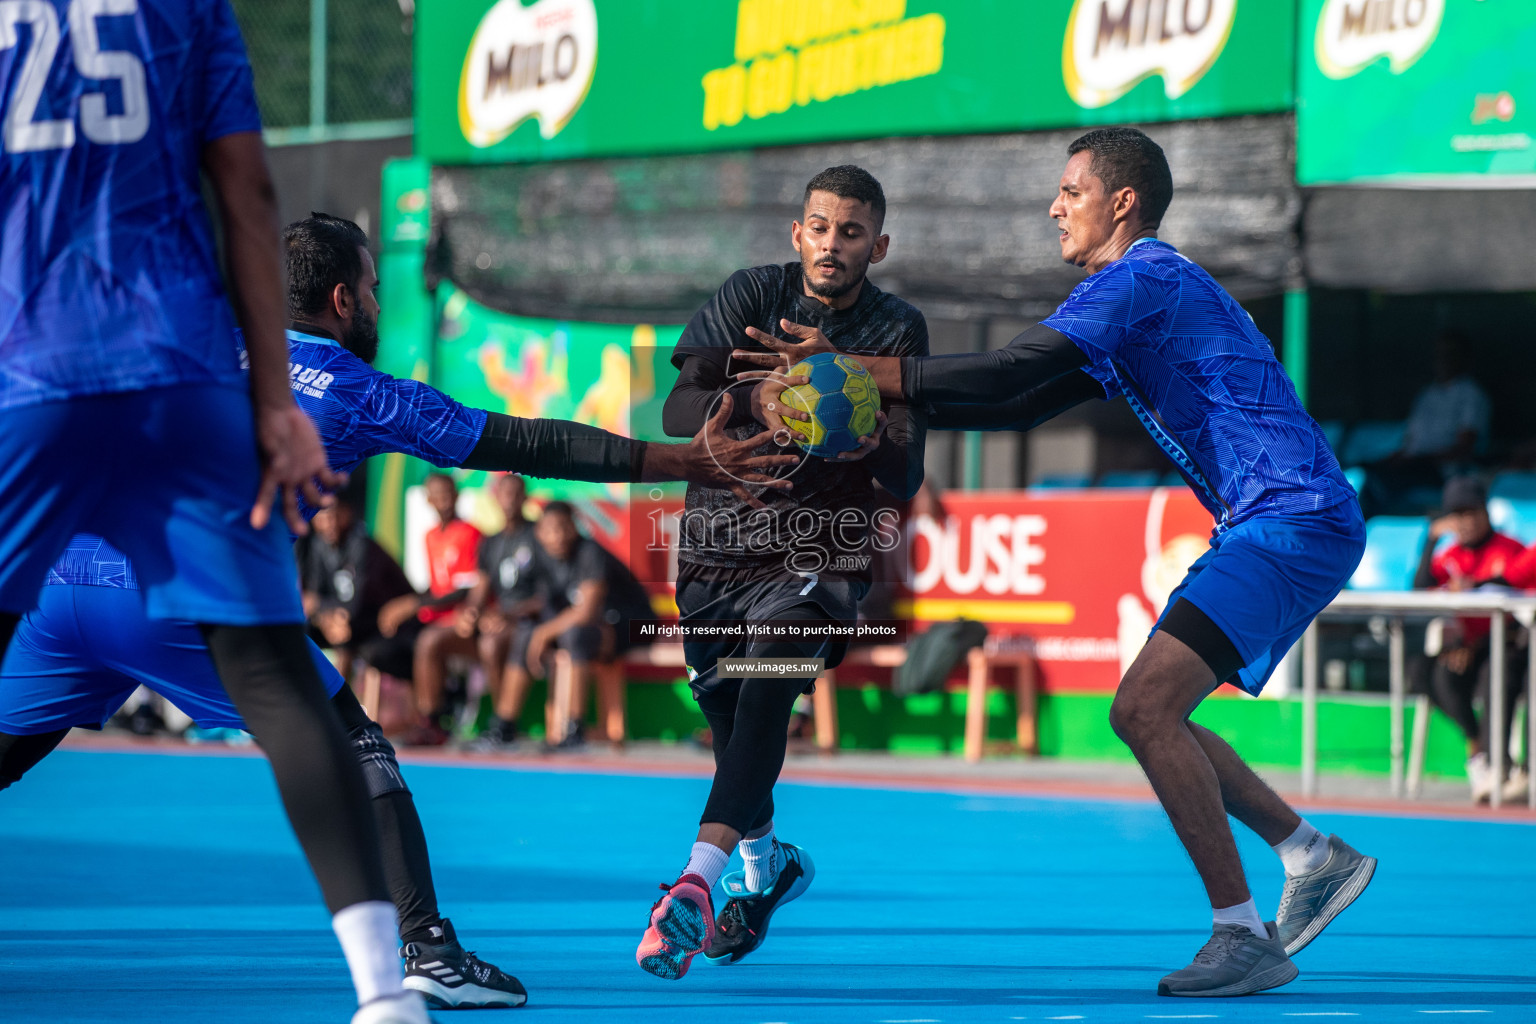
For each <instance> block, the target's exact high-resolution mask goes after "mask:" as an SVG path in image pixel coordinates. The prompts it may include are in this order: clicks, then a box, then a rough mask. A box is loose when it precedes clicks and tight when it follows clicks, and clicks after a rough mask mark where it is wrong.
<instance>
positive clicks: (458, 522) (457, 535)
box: [417, 519, 480, 625]
mask: <svg viewBox="0 0 1536 1024" xmlns="http://www.w3.org/2000/svg"><path fill="white" fill-rule="evenodd" d="M479 554H480V531H479V530H477V529H475V528H474V527H473V526H471V525H469V524H468V523H466V522H465V521H464V520H462V519H454V520H452V521H451V522H449V523H448V524H447V525H446V526H444V525H443V524H441V523H439V524H438V525H437V526H434V527H432V529H430V530H428V531H427V566H428V568H429V570H430V571H431V574H432V585H431V586H430V587H429V588H428V590H429V591H430V592H431V594H432V596H433V597H443V596H445V595H447V594H451V593H453V592H454V591H455V590H468V589H469V588H470V587H472V586H474V585H475V583H476V582H478V581H479V579H480V565H479V562H478V558H479ZM453 613H454V606H453V605H444V606H443V607H441V608H423V609H422V610H421V611H420V612H418V613H417V617H418V618H420V619H421V621H422V622H425V623H428V624H429V625H430V624H431V623H433V622H437V621H439V620H441V619H446V618H448V617H449V616H450V615H452V614H453Z"/></svg>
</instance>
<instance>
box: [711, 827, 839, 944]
mask: <svg viewBox="0 0 1536 1024" xmlns="http://www.w3.org/2000/svg"><path fill="white" fill-rule="evenodd" d="M773 856H774V859H775V861H776V862H777V864H778V866H779V871H778V874H777V875H775V876H774V879H773V882H772V883H771V884H770V885H769V886H768V888H767V889H764V890H763V891H762V892H752V891H751V890H750V889H748V888H747V873H746V872H745V871H732V872H731V873H730V874H728V875H726V876H725V877H724V878H722V879H721V880H720V887H721V888H723V889H724V890H725V893H726V895H727V896H729V897H730V902H728V903H726V905H725V909H724V910H722V911H720V918H719V920H717V921H716V922H715V941H714V943H713V944H712V945H711V946H710V947H709V951H708V952H706V953H705V954H704V959H706V960H708V961H709V962H710V963H712V964H737V963H740V962H741V961H742V960H743V959H744V958H745V957H746V955H747V954H748V953H750V952H752V951H753V950H754V949H756V948H757V947H758V946H760V945H762V944H763V940H764V939H765V938H767V937H768V922H769V921H770V920H771V919H772V918H773V912H774V911H775V910H778V909H779V908H780V907H782V906H783V905H784V904H786V903H788V902H790V901H791V900H795V899H798V898H799V897H800V894H801V893H803V892H805V890H807V889H809V888H810V887H811V881H812V879H814V878H815V877H816V865H815V864H813V863H812V862H811V858H810V855H809V854H807V853H806V852H805V851H804V850H802V849H800V847H798V846H791V845H790V844H789V843H781V842H779V841H778V840H777V839H775V840H774V841H773Z"/></svg>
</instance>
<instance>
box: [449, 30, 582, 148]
mask: <svg viewBox="0 0 1536 1024" xmlns="http://www.w3.org/2000/svg"><path fill="white" fill-rule="evenodd" d="M596 70H597V9H596V8H595V7H594V6H593V0H538V2H537V3H535V4H533V5H532V6H529V7H524V6H523V4H522V0H500V2H499V3H497V4H496V5H495V6H494V7H492V8H491V9H490V10H489V11H487V12H486V14H485V17H484V18H482V19H481V20H480V27H479V28H477V29H476V30H475V36H474V39H473V40H472V41H471V42H470V44H469V53H468V54H467V55H466V56H465V58H464V70H463V73H462V74H461V75H460V77H459V126H460V128H461V129H462V130H463V132H464V138H466V139H468V140H469V142H470V144H471V145H475V146H481V147H484V146H494V145H495V144H496V143H498V142H500V141H501V140H502V139H504V138H506V137H507V136H508V135H510V134H511V133H512V130H513V129H514V128H516V127H517V126H518V125H520V124H522V123H523V122H524V121H526V120H528V119H529V118H532V117H537V118H538V119H539V134H541V135H542V136H544V138H546V139H551V138H554V137H555V135H557V134H558V133H559V131H560V129H562V128H564V127H565V126H566V123H567V122H569V121H570V119H571V117H572V116H573V115H575V113H576V111H577V109H578V108H579V107H580V106H581V103H582V100H584V99H586V98H587V90H588V89H589V88H590V87H591V85H592V75H593V74H594V72H596Z"/></svg>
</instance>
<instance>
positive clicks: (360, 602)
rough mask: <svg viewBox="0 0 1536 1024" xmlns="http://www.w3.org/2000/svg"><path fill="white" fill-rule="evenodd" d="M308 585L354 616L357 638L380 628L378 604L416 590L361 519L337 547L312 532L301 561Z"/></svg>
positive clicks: (325, 603) (324, 602)
mask: <svg viewBox="0 0 1536 1024" xmlns="http://www.w3.org/2000/svg"><path fill="white" fill-rule="evenodd" d="M299 576H300V583H301V586H302V587H303V589H304V590H305V591H306V592H308V593H312V594H316V595H318V596H319V598H320V607H321V608H322V609H328V608H345V609H346V610H347V613H348V615H349V616H350V617H351V620H352V642H353V643H361V642H362V641H363V640H366V639H368V638H369V637H371V636H373V635H374V634H376V633H377V632H378V621H379V609H380V608H383V607H384V605H385V604H387V603H388V602H390V601H392V600H394V599H395V598H397V597H403V596H404V595H406V594H414V593H415V592H416V589H415V588H414V587H412V586H411V581H410V580H408V579H406V578H405V570H404V569H401V568H400V563H399V562H397V561H395V560H394V558H393V557H392V556H391V555H390V553H389V552H388V551H385V550H384V549H383V548H382V547H380V546H379V543H378V542H377V541H375V540H374V539H373V538H372V537H370V536H368V531H367V529H366V528H364V526H363V525H362V524H361V523H359V524H357V525H356V526H354V527H353V528H352V529H351V531H349V532H348V533H347V535H346V536H345V537H343V538H341V543H340V544H338V545H336V546H335V547H332V546H331V545H329V544H327V543H326V542H325V541H323V540H321V539H320V537H319V536H318V535H312V536H311V537H310V542H309V546H308V549H307V550H306V551H305V552H304V557H303V559H302V562H301V564H300V566H299Z"/></svg>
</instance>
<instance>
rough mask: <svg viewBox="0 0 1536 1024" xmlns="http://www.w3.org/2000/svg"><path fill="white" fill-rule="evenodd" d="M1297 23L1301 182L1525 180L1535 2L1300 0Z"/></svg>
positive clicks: (1533, 119) (1530, 148) (1533, 131)
mask: <svg viewBox="0 0 1536 1024" xmlns="http://www.w3.org/2000/svg"><path fill="white" fill-rule="evenodd" d="M1301 26H1302V39H1301V66H1300V73H1299V75H1298V85H1297V87H1298V91H1299V96H1298V98H1297V111H1298V112H1297V132H1298V140H1297V177H1298V179H1299V180H1300V181H1301V183H1302V184H1304V185H1315V184H1327V183H1333V182H1365V181H1369V182H1374V183H1379V184H1393V183H1398V184H1421V185H1433V184H1437V183H1444V184H1447V185H1462V186H1465V185H1466V184H1468V183H1469V182H1472V181H1478V182H1480V183H1482V184H1486V185H1497V184H1505V185H1516V184H1519V185H1523V186H1529V185H1530V184H1531V183H1532V181H1533V176H1536V143H1533V138H1532V137H1533V136H1536V3H1533V2H1532V0H1303V5H1302V22H1301Z"/></svg>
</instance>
